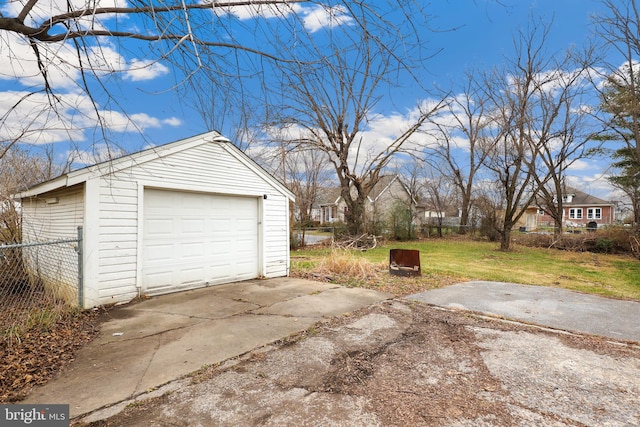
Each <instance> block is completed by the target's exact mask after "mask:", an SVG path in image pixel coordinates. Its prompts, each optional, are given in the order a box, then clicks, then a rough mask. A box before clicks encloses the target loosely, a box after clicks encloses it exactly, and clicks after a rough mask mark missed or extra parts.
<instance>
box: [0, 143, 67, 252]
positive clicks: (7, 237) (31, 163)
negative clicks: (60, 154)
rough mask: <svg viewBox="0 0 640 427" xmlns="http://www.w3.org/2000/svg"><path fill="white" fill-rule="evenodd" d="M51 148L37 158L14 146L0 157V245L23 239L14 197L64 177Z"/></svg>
mask: <svg viewBox="0 0 640 427" xmlns="http://www.w3.org/2000/svg"><path fill="white" fill-rule="evenodd" d="M2 148H4V147H0V149H2ZM48 148H49V149H48V150H47V151H46V154H45V155H41V154H36V155H34V154H33V153H31V152H29V151H28V150H26V149H25V148H23V147H15V146H14V147H13V149H11V150H7V151H6V153H5V155H3V156H2V157H0V242H10V243H16V242H19V241H20V238H21V230H20V224H21V216H20V208H19V205H18V203H17V201H16V200H14V198H13V195H14V194H16V193H18V192H20V191H23V190H25V189H27V188H28V187H29V186H31V185H34V184H36V183H38V182H41V181H44V180H47V179H50V178H53V177H54V176H57V175H58V174H59V173H60V169H61V167H59V166H57V165H56V164H55V163H54V161H53V156H52V151H51V147H48Z"/></svg>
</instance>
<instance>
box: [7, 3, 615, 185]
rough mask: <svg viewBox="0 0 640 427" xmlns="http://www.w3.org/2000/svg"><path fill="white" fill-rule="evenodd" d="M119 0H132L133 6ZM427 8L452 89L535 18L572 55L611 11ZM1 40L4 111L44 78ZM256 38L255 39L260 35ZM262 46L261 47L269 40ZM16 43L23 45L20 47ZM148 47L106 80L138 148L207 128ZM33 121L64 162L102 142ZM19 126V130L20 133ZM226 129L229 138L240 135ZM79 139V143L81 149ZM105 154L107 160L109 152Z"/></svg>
mask: <svg viewBox="0 0 640 427" xmlns="http://www.w3.org/2000/svg"><path fill="white" fill-rule="evenodd" d="M46 1H59V0H46ZM109 1H111V2H116V3H120V4H124V3H125V0H109ZM11 3H12V2H9V3H6V4H4V5H3V6H0V8H2V10H3V12H7V11H8V10H9V9H10V8H11V7H12V4H11ZM15 5H16V3H13V6H15ZM296 8H297V9H296V10H297V12H298V13H299V14H300V16H302V17H303V19H304V20H305V21H304V22H305V25H308V28H311V27H310V26H311V25H314V26H315V29H320V28H321V27H322V26H323V24H326V22H324V21H322V19H321V16H320V14H319V13H318V9H317V8H316V9H314V6H313V5H311V4H308V5H307V4H301V5H299V6H296ZM424 9H425V11H426V13H428V14H429V15H430V16H431V20H430V22H431V28H430V29H428V30H427V29H420V31H423V34H421V38H422V40H424V41H426V42H427V48H428V49H429V51H430V52H438V53H437V54H436V55H435V56H434V57H433V58H431V59H430V60H429V61H428V62H427V67H426V68H425V69H424V70H422V71H421V73H422V74H421V81H422V82H423V85H425V86H429V85H437V86H439V87H444V88H447V87H451V86H452V85H455V84H456V82H459V81H460V79H463V78H464V73H465V71H466V70H467V69H469V68H477V69H488V68H490V67H492V66H494V65H499V64H501V63H502V62H503V61H504V59H505V57H506V56H509V55H510V54H512V53H513V48H514V44H513V37H514V34H515V32H516V31H517V30H519V29H524V28H526V27H527V25H528V24H529V21H530V19H531V18H532V17H533V18H535V19H540V20H541V21H542V22H551V21H553V26H552V30H551V34H550V41H551V44H550V45H549V51H551V52H554V51H563V50H565V49H567V48H569V47H571V46H572V45H581V44H583V43H584V42H585V41H586V39H587V37H588V35H589V30H590V28H589V27H590V17H591V16H592V15H593V14H596V13H598V12H602V10H603V6H602V5H601V4H600V2H598V1H594V0H555V1H554V0H536V1H519V0H500V1H490V0H457V1H456V0H449V1H446V0H436V1H432V2H429V3H425V4H424ZM239 18H240V19H239V21H238V22H240V23H242V24H244V25H246V28H244V29H245V30H246V29H249V28H251V22H252V20H261V19H271V20H274V19H278V18H273V17H270V18H265V17H260V16H253V17H249V16H240V17H239ZM0 36H2V37H1V38H0V40H1V44H0V109H1V110H0V112H1V113H3V114H4V113H5V112H6V111H8V109H9V107H10V106H11V105H12V104H11V102H10V101H11V100H12V99H14V98H12V96H13V97H15V96H16V92H20V91H28V90H30V89H32V88H37V87H38V85H39V82H38V80H37V79H36V78H34V77H33V75H34V74H35V73H34V68H33V67H34V64H33V61H29V60H28V56H27V54H28V49H27V48H26V46H24V45H19V44H16V41H15V39H12V38H11V37H12V36H10V35H6V34H0ZM248 36H249V37H251V34H250V33H249V34H248ZM256 43H258V45H259V40H258V41H256ZM8 46H13V48H12V49H11V50H10V49H9V48H8ZM16 46H18V47H16ZM145 48H146V47H145V45H144V44H140V43H138V44H133V43H132V44H131V48H130V49H128V50H127V51H116V50H115V49H114V51H113V52H107V55H106V56H107V57H108V58H110V59H109V61H111V62H112V64H111V65H113V64H115V63H117V64H119V68H120V69H121V70H123V72H121V73H118V74H117V75H113V76H111V75H110V76H107V78H106V80H105V82H106V83H107V88H108V89H109V90H110V91H111V92H112V94H113V95H115V99H116V100H117V103H116V102H114V101H112V102H109V103H107V102H105V101H104V100H100V99H99V100H98V102H99V104H100V107H101V108H104V110H105V111H108V113H107V114H106V115H107V116H108V117H110V120H111V124H112V129H114V132H112V134H111V135H112V137H114V139H115V140H116V141H118V144H119V145H121V146H122V147H123V148H124V149H126V150H128V151H136V150H138V149H141V148H144V147H145V146H149V145H160V144H164V143H167V142H171V141H175V140H178V139H181V138H186V137H189V136H192V135H194V134H198V133H201V132H204V131H206V130H207V125H206V124H205V123H204V122H203V120H202V119H201V118H200V117H199V116H198V115H197V114H196V113H195V112H194V110H193V109H191V108H190V107H189V105H188V104H185V103H184V102H183V98H181V96H179V95H177V94H176V93H175V92H174V91H172V90H171V88H172V86H173V85H174V83H175V80H174V70H172V69H171V68H170V67H169V65H168V64H165V63H163V62H162V61H160V62H157V63H154V64H152V65H150V64H149V63H148V62H147V58H145ZM52 79H54V81H55V82H56V84H57V87H58V89H57V90H58V91H60V92H61V93H64V94H65V97H66V98H65V99H67V100H71V99H73V101H68V102H75V104H76V105H77V106H78V111H85V112H86V111H87V108H88V107H87V105H86V99H83V98H82V97H81V96H80V95H79V94H78V93H77V88H76V87H75V86H74V84H73V83H74V82H77V81H78V80H79V75H78V74H77V73H73V72H71V73H69V74H68V75H60V76H56V75H52ZM74 97H75V98H74ZM423 97H424V94H422V93H421V91H418V90H416V88H414V87H412V86H411V85H409V86H407V87H404V88H403V89H400V90H394V91H393V92H391V93H387V95H386V96H385V97H384V98H382V100H381V101H380V103H379V104H378V105H377V106H376V114H377V115H378V117H379V118H380V123H385V121H384V120H385V118H388V119H389V121H388V123H393V122H394V120H395V122H398V120H397V119H398V117H403V116H408V114H409V113H408V112H409V111H410V110H411V109H412V108H414V107H415V105H416V104H417V103H418V102H420V101H421V100H422V98H423ZM34 101H35V100H34ZM118 104H119V105H118ZM121 108H126V110H127V112H128V113H129V115H130V116H131V117H132V118H133V119H134V120H135V121H136V123H137V125H138V126H139V129H141V130H142V135H141V134H140V132H137V131H136V130H135V129H134V128H133V127H132V125H131V123H130V121H129V120H128V119H126V118H125V117H124V116H123V115H122V114H121V113H120V111H119V110H120V109H121ZM71 110H72V109H70V110H69V111H71ZM21 114H22V116H21V117H16V120H14V121H7V122H6V124H5V129H4V131H3V130H1V129H0V137H1V138H2V139H6V138H8V137H7V134H8V135H11V132H14V134H15V132H16V129H17V127H20V126H22V127H24V126H25V124H24V122H25V120H26V121H29V117H30V116H29V110H28V109H26V110H23V111H22V112H21ZM70 114H71V113H70ZM32 121H35V122H36V123H33V124H32V126H34V127H35V128H37V127H40V128H42V127H45V128H48V129H50V130H51V132H50V136H48V135H49V134H47V133H37V132H33V133H30V134H28V135H27V136H26V137H25V138H26V139H32V140H34V141H35V140H36V139H37V138H39V140H38V142H43V141H56V142H55V144H56V147H57V150H56V151H57V152H58V155H59V156H65V155H66V154H67V152H68V150H69V149H70V148H74V147H77V148H79V149H80V151H81V152H82V150H84V149H86V148H87V147H88V145H90V142H91V141H93V140H94V139H100V138H99V135H97V134H96V133H95V129H93V128H92V127H91V126H90V125H89V122H88V121H87V120H84V121H83V120H81V115H77V116H76V118H75V119H74V123H73V125H72V128H71V129H69V126H67V130H66V131H65V132H60V131H59V130H60V126H58V123H57V119H56V118H55V117H48V118H47V119H46V120H45V119H38V120H32ZM400 122H402V120H400ZM11 126H14V127H16V129H10V127H11ZM385 126H386V128H387V129H389V128H392V127H391V126H390V125H388V124H387V125H382V126H380V128H382V127H385ZM221 130H222V131H223V133H227V134H228V133H230V132H231V131H230V130H227V129H221ZM69 136H71V138H72V139H73V141H72V142H71V143H70V138H69ZM94 151H95V150H94ZM97 152H98V154H100V149H99V147H98V150H97ZM93 154H95V153H93ZM98 157H99V156H98ZM93 159H95V157H94V156H93V155H86V156H85V155H84V154H82V153H81V154H80V155H79V156H78V157H77V159H76V160H77V161H78V162H82V161H84V162H88V163H89V162H91V161H92V160H93ZM605 164H606V162H603V161H596V160H590V161H587V162H582V163H580V167H579V168H575V170H573V171H572V174H573V176H574V182H575V183H576V185H580V186H581V187H582V188H583V189H584V190H586V191H587V192H590V193H592V194H595V195H599V196H606V195H607V194H608V186H607V184H606V181H605V180H604V179H601V175H602V173H603V172H604V168H605Z"/></svg>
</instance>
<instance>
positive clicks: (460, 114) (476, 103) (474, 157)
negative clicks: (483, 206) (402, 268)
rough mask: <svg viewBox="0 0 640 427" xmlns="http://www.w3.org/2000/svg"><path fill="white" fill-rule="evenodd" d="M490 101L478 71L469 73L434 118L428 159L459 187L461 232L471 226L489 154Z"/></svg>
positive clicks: (428, 147)
mask: <svg viewBox="0 0 640 427" xmlns="http://www.w3.org/2000/svg"><path fill="white" fill-rule="evenodd" d="M487 104H488V103H487V100H485V99H484V87H483V86H482V84H481V83H480V82H478V80H477V76H476V75H475V73H473V72H468V73H467V78H466V79H465V86H464V87H463V88H462V91H461V92H460V93H459V94H457V95H456V96H455V97H453V98H452V99H451V100H450V102H449V103H448V104H447V108H445V109H443V110H441V111H440V114H438V115H435V116H434V117H433V119H432V120H431V122H432V123H433V124H434V126H435V131H436V132H435V133H434V134H433V136H434V138H435V143H434V144H431V145H428V146H427V147H426V150H425V154H426V161H427V162H428V163H429V164H430V165H431V166H432V167H433V168H435V169H437V170H439V171H440V174H441V175H442V176H446V177H448V178H449V179H450V181H451V183H452V184H453V185H454V186H455V187H456V188H457V189H458V193H459V195H460V211H461V215H460V232H461V233H465V232H466V230H467V228H468V226H469V219H470V218H469V216H470V211H471V208H472V204H473V197H474V192H475V185H476V177H477V176H478V174H479V173H481V171H482V169H483V163H484V162H485V160H486V157H487V155H488V153H489V150H488V148H489V146H490V140H489V137H490V135H489V132H488V127H489V126H490V125H491V120H490V117H489V113H490V111H489V110H488V105H487Z"/></svg>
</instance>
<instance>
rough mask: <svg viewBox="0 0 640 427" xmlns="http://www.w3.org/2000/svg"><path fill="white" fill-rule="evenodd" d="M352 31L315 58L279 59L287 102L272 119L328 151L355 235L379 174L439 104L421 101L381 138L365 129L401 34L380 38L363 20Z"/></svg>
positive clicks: (295, 137)
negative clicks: (348, 40)
mask: <svg viewBox="0 0 640 427" xmlns="http://www.w3.org/2000/svg"><path fill="white" fill-rule="evenodd" d="M354 31H355V34H354V35H352V41H351V44H349V45H341V46H339V45H337V44H335V43H337V42H333V43H334V44H333V45H332V53H331V54H330V55H325V56H324V57H322V58H321V59H320V60H318V61H316V62H296V63H286V64H285V63H280V71H281V78H282V80H283V82H284V88H283V91H282V93H281V96H282V99H283V105H284V108H283V110H282V111H278V112H275V113H274V117H273V125H274V126H277V127H287V128H288V129H289V130H290V138H289V141H288V142H289V144H291V145H292V146H296V147H309V148H313V149H316V150H320V151H322V152H324V153H325V154H326V155H327V157H328V159H329V162H330V163H331V164H332V166H333V169H334V170H335V173H336V176H337V180H338V182H339V184H340V189H341V196H342V198H343V200H344V202H345V204H346V205H347V212H346V223H347V229H348V232H349V233H350V234H352V235H356V234H359V233H360V232H361V231H362V228H363V225H364V204H365V201H366V198H367V196H368V195H369V193H370V192H371V190H372V189H373V187H374V186H375V185H376V183H377V182H378V181H379V179H380V176H381V173H382V172H383V171H384V170H385V168H386V167H387V165H388V164H389V162H390V161H391V160H392V159H393V158H394V156H396V155H398V154H400V153H410V152H412V151H413V150H415V148H416V146H415V145H414V144H413V143H412V142H411V138H412V137H414V136H415V134H416V132H417V131H418V129H420V128H421V126H422V125H423V124H424V123H425V122H426V120H427V119H428V118H429V117H430V116H431V115H432V114H434V112H436V111H438V110H439V109H440V108H441V107H442V105H443V103H444V101H436V102H425V103H422V104H420V105H418V106H417V107H416V108H415V111H414V112H413V114H411V115H410V121H409V122H408V123H407V124H406V126H405V127H404V128H403V129H401V130H400V131H399V132H398V133H397V134H395V135H393V136H392V137H390V138H388V139H386V140H376V139H374V138H375V137H373V136H371V134H367V130H368V125H371V123H372V122H373V121H374V120H375V115H374V110H375V107H376V105H377V103H378V101H379V100H380V97H381V90H382V87H381V86H382V84H383V83H384V84H393V78H394V77H396V76H397V74H395V73H397V72H398V69H399V68H403V67H405V66H406V64H403V62H402V60H401V59H400V58H398V57H396V56H395V55H394V52H396V51H398V50H399V48H400V43H401V42H403V41H402V40H396V43H397V45H396V46H393V45H391V44H389V43H392V42H390V41H389V42H388V43H386V42H385V43H381V41H380V39H378V38H376V37H375V36H374V35H373V34H371V33H370V32H369V31H368V30H367V26H366V25H365V26H362V27H361V28H360V27H359V28H356V29H355V30H354Z"/></svg>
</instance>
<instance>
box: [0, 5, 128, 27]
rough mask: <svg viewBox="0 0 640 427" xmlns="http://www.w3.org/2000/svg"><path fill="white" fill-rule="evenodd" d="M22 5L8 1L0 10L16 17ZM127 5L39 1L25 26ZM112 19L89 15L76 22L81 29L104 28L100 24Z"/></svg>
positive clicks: (104, 15)
mask: <svg viewBox="0 0 640 427" xmlns="http://www.w3.org/2000/svg"><path fill="white" fill-rule="evenodd" d="M23 3H24V2H22V1H10V2H7V3H6V4H4V5H3V6H0V10H1V11H2V12H3V13H4V15H5V16H17V15H18V13H20V11H21V10H22V9H23V7H24V4H23ZM128 5H129V4H128V2H127V0H94V1H91V2H88V1H87V0H40V1H38V2H35V5H33V8H32V9H31V11H30V13H29V15H27V17H26V19H25V24H27V25H34V26H39V25H40V24H41V23H42V22H44V21H46V20H48V19H49V18H50V17H52V16H55V15H60V14H63V13H67V12H69V10H74V11H77V10H84V9H91V8H102V7H127V6H128ZM113 18H114V15H113V14H101V15H100V16H98V17H94V16H93V15H90V14H89V15H86V16H84V17H81V18H79V19H78V20H77V21H76V22H78V24H79V25H80V26H81V27H82V28H104V27H103V26H102V24H101V22H104V21H106V20H109V19H113Z"/></svg>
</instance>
